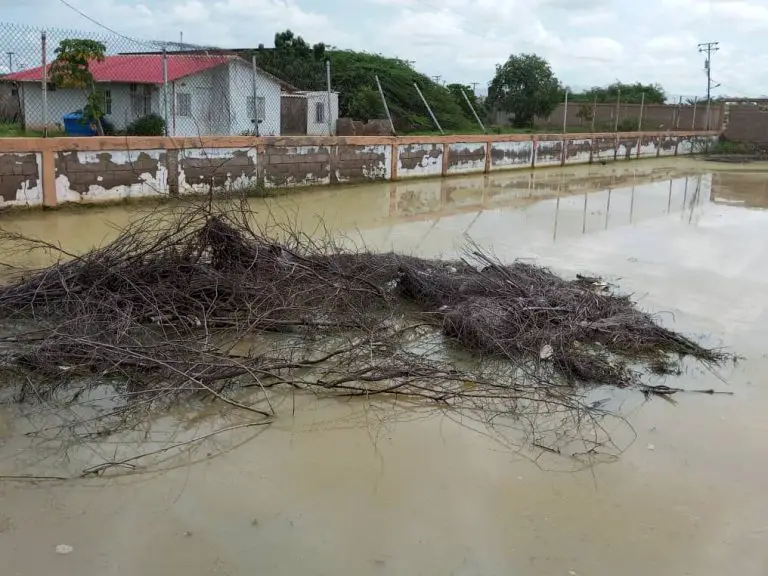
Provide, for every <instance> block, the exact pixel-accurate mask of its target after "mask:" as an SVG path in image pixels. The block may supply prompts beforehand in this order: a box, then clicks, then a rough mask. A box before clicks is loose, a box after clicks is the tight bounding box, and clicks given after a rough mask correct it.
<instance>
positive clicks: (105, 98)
mask: <svg viewBox="0 0 768 576" xmlns="http://www.w3.org/2000/svg"><path fill="white" fill-rule="evenodd" d="M96 93H97V94H98V95H99V97H100V100H101V106H102V109H103V111H104V114H107V115H109V114H112V90H102V89H99V90H97V91H96Z"/></svg>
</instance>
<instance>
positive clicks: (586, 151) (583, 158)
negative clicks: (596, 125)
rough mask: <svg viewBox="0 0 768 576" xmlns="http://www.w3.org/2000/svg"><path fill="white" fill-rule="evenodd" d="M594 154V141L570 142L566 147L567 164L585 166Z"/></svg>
mask: <svg viewBox="0 0 768 576" xmlns="http://www.w3.org/2000/svg"><path fill="white" fill-rule="evenodd" d="M591 154H592V140H588V139H583V140H568V141H567V143H566V146H565V163H566V164H585V163H587V162H589V159H590V158H591Z"/></svg>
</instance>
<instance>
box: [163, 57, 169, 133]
mask: <svg viewBox="0 0 768 576" xmlns="http://www.w3.org/2000/svg"><path fill="white" fill-rule="evenodd" d="M163 120H165V122H164V123H165V135H166V136H168V50H167V48H166V47H165V46H163Z"/></svg>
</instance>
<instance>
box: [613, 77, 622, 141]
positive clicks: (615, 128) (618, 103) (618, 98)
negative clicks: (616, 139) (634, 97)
mask: <svg viewBox="0 0 768 576" xmlns="http://www.w3.org/2000/svg"><path fill="white" fill-rule="evenodd" d="M619 114H621V88H619V93H618V95H617V96H616V120H615V122H614V124H613V131H614V132H618V131H619Z"/></svg>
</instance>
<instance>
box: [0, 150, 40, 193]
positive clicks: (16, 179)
mask: <svg viewBox="0 0 768 576" xmlns="http://www.w3.org/2000/svg"><path fill="white" fill-rule="evenodd" d="M35 186H37V157H36V155H35V153H34V152H30V153H28V154H0V202H2V201H13V200H16V193H17V192H18V191H19V190H24V189H25V188H26V189H28V188H34V187H35Z"/></svg>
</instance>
